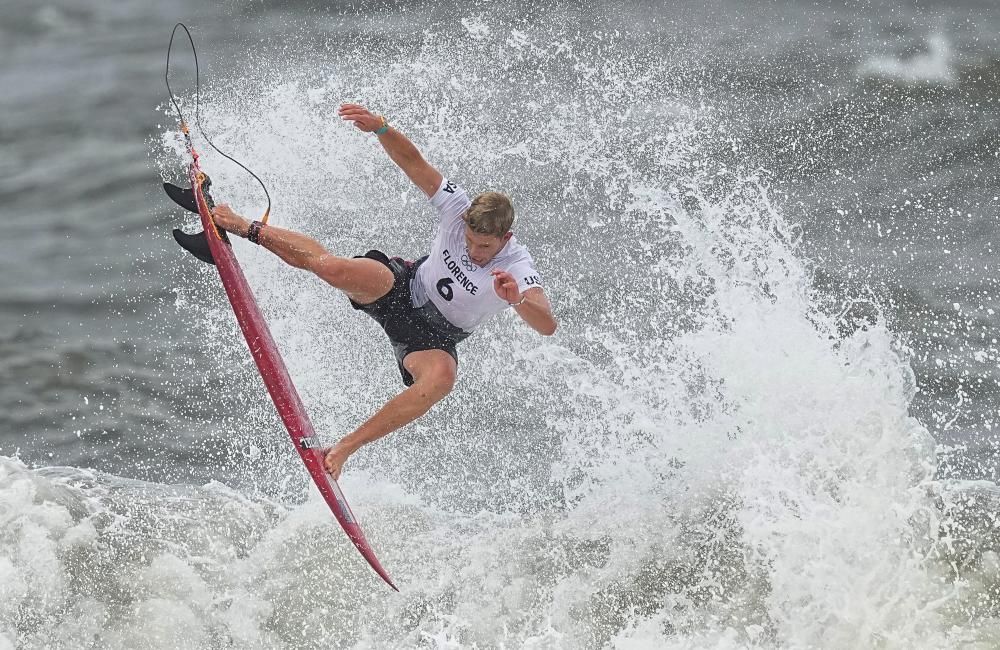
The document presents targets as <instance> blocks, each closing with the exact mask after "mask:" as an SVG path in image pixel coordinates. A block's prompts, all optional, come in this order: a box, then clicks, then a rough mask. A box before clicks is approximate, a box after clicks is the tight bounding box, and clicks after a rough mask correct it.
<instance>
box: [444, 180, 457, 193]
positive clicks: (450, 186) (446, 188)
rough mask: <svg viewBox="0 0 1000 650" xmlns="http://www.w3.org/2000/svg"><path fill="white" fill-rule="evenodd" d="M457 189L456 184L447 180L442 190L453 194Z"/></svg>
mask: <svg viewBox="0 0 1000 650" xmlns="http://www.w3.org/2000/svg"><path fill="white" fill-rule="evenodd" d="M457 189H458V185H455V184H454V183H452V182H451V181H448V182H447V183H445V186H444V191H445V192H447V193H448V194H454V193H455V190H457Z"/></svg>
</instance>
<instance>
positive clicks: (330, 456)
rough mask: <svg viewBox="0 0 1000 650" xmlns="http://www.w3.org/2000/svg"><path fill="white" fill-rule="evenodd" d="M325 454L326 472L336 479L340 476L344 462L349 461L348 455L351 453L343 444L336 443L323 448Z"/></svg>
mask: <svg viewBox="0 0 1000 650" xmlns="http://www.w3.org/2000/svg"><path fill="white" fill-rule="evenodd" d="M322 454H323V467H324V468H326V473H327V474H329V475H330V476H332V477H333V480H334V481H336V480H338V479H339V478H340V472H341V468H342V467H343V466H344V463H346V462H347V457H348V456H350V455H351V452H349V451H348V450H347V449H346V448H345V447H344V446H343V445H341V444H336V445H334V446H332V447H327V448H326V449H323V450H322Z"/></svg>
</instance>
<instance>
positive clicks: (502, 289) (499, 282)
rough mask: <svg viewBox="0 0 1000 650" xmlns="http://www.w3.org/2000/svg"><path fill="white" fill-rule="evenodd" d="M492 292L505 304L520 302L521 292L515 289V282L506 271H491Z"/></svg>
mask: <svg viewBox="0 0 1000 650" xmlns="http://www.w3.org/2000/svg"><path fill="white" fill-rule="evenodd" d="M492 275H493V291H495V292H496V294H497V295H498V296H500V299H501V300H503V301H505V302H506V303H507V304H513V303H518V302H521V291H520V290H519V289H518V288H517V280H515V279H514V276H513V275H511V274H510V273H507V272H506V271H493V273H492Z"/></svg>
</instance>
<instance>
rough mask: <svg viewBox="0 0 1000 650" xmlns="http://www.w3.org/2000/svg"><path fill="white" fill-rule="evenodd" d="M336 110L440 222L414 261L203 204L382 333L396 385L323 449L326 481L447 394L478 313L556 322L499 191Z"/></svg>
mask: <svg viewBox="0 0 1000 650" xmlns="http://www.w3.org/2000/svg"><path fill="white" fill-rule="evenodd" d="M338 113H339V115H340V116H341V119H343V120H346V121H350V122H352V123H353V124H354V126H356V127H357V128H358V129H359V130H361V131H364V132H366V133H373V134H375V136H376V137H377V138H378V141H379V144H381V145H382V147H383V148H384V149H385V151H386V153H387V154H388V155H389V158H391V159H392V161H393V162H394V163H396V164H397V165H398V166H399V167H400V168H401V169H402V170H403V172H404V173H405V174H406V175H407V176H408V177H409V179H410V180H411V181H413V183H414V184H415V185H416V186H417V187H418V188H420V190H421V191H423V192H424V194H426V195H427V197H428V198H429V199H430V202H431V205H432V206H433V207H434V208H436V209H437V211H438V216H439V219H440V221H439V223H438V229H437V233H436V235H435V237H434V241H433V242H432V244H431V251H430V253H429V254H428V255H426V256H424V257H422V258H420V259H418V260H416V261H415V262H409V261H406V260H403V259H401V258H399V257H389V256H387V255H386V254H385V253H383V252H381V251H378V250H370V251H368V252H367V253H365V254H364V255H361V256H358V257H354V258H344V257H338V256H336V255H333V254H332V253H330V252H329V251H327V250H326V249H325V248H324V247H323V246H322V244H320V243H319V242H317V241H316V240H315V239H312V238H311V237H308V236H306V235H303V234H300V233H297V232H293V231H291V230H286V229H284V228H278V227H275V226H271V225H264V224H262V223H260V222H259V221H254V222H252V223H251V222H249V221H247V220H246V219H244V218H243V217H241V216H240V215H238V214H236V213H235V212H234V211H233V210H232V209H231V208H229V206H226V205H219V206H217V207H215V209H214V210H213V211H212V217H213V218H214V220H215V222H216V224H217V225H218V226H219V227H221V228H223V229H225V230H227V231H228V232H231V233H233V234H234V235H238V236H240V237H246V238H247V239H249V240H250V241H252V242H254V243H257V244H260V245H261V246H263V247H264V248H266V249H268V250H269V251H271V252H272V253H274V254H276V255H277V256H278V257H280V258H281V259H282V260H284V261H285V262H286V263H288V264H289V265H291V266H294V267H296V268H300V269H305V270H307V271H310V272H312V273H314V274H315V275H317V276H318V277H319V278H321V279H322V280H325V281H326V282H328V283H329V284H330V285H332V286H334V287H336V288H337V289H340V290H341V291H343V292H344V293H345V294H346V295H347V297H348V299H349V300H350V302H351V305H352V306H353V307H354V309H357V310H359V311H362V312H364V313H366V314H368V315H369V316H371V317H372V318H374V319H375V321H376V322H378V324H379V325H381V326H382V329H383V330H384V331H385V333H386V334H387V335H388V337H389V341H390V343H391V344H392V347H393V350H394V353H395V357H396V363H397V365H398V366H399V371H400V374H401V375H402V378H403V384H404V385H405V386H406V389H405V390H403V391H402V392H401V393H399V394H398V395H396V396H395V397H394V398H392V399H391V400H389V401H388V402H387V403H386V404H385V405H384V406H383V407H382V408H381V409H380V410H379V411H378V412H377V413H375V415H373V416H372V417H371V418H369V419H368V420H367V421H365V422H364V423H363V424H362V425H361V426H360V427H358V428H357V429H356V430H355V431H354V432H352V433H350V434H348V435H346V436H344V437H343V438H341V440H340V441H339V442H338V443H336V444H335V445H334V446H332V447H330V448H328V449H326V450H325V457H324V465H325V467H326V470H327V471H328V472H329V473H330V475H332V476H333V478H334V479H337V478H339V477H340V472H341V469H342V467H343V465H344V463H345V462H346V461H347V459H348V457H349V456H350V455H351V454H353V453H354V452H355V451H357V450H358V449H360V448H361V447H362V446H364V445H365V444H367V443H369V442H372V441H373V440H377V439H379V438H381V437H383V436H385V435H388V434H389V433H392V432H393V431H395V430H397V429H399V428H400V427H402V426H404V425H406V424H409V423H410V422H412V421H414V420H416V419H417V418H419V417H420V416H422V415H423V414H425V413H426V412H427V411H428V410H430V408H431V407H432V406H433V405H434V404H436V403H437V402H439V401H440V400H441V399H443V398H444V397H445V396H446V395H448V393H450V392H451V389H452V387H453V386H454V384H455V378H456V376H457V373H458V352H457V350H456V346H457V344H458V343H459V342H460V341H462V340H463V339H465V338H466V337H467V336H469V334H471V333H472V332H473V331H474V330H475V329H476V328H477V327H478V326H480V325H481V324H482V323H483V322H485V321H486V320H487V319H488V318H490V317H492V316H493V315H495V314H498V313H500V312H501V311H504V310H506V309H513V310H514V311H515V312H516V313H517V315H518V316H519V317H520V318H521V319H522V320H523V321H524V322H525V323H527V324H528V325H529V326H530V327H531V328H532V329H534V330H535V331H537V332H538V333H540V334H543V335H551V334H553V333H554V332H555V330H556V320H555V317H554V316H553V315H552V308H551V305H550V304H549V301H548V298H547V297H546V295H545V291H544V290H543V289H542V286H541V277H540V275H539V273H538V271H537V270H536V269H535V265H534V261H533V260H532V258H531V255H530V254H529V253H528V250H527V249H526V248H525V247H524V246H523V245H522V244H520V243H519V242H518V241H517V240H516V239H515V238H514V236H513V233H512V232H511V226H512V224H513V222H514V208H513V205H512V204H511V201H510V199H509V198H508V197H507V196H505V195H504V194H501V193H499V192H484V193H482V194H480V195H478V196H476V197H475V198H472V199H470V198H469V196H468V195H467V194H466V192H465V190H464V189H462V187H461V186H459V185H458V184H457V183H455V182H454V181H452V180H449V179H447V178H445V177H444V176H443V175H442V174H441V172H439V171H438V170H437V169H435V168H434V167H433V166H432V165H430V164H429V163H428V162H427V161H426V160H425V159H424V157H423V156H422V155H421V153H420V151H419V150H418V149H417V147H416V146H414V144H413V143H412V142H410V140H409V139H408V138H407V137H406V136H405V135H403V134H402V133H400V132H399V131H398V130H397V129H395V128H393V127H391V126H389V124H388V123H387V122H386V119H385V118H384V117H381V116H378V115H375V114H373V113H372V112H371V111H369V110H368V109H366V108H365V107H363V106H361V105H358V104H343V105H341V106H340V108H339V109H338Z"/></svg>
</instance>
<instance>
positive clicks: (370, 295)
mask: <svg viewBox="0 0 1000 650" xmlns="http://www.w3.org/2000/svg"><path fill="white" fill-rule="evenodd" d="M310 270H311V271H312V272H313V273H315V274H316V275H318V276H319V277H320V278H321V279H322V280H325V281H326V282H328V283H329V284H330V285H332V286H334V287H336V288H337V289H340V290H341V291H343V292H344V293H346V294H347V297H348V298H350V299H351V300H353V301H354V302H356V303H358V304H359V305H368V304H371V303H373V302H375V301H376V300H378V299H379V298H381V297H382V296H384V295H385V294H387V293H389V292H390V291H391V290H392V285H393V282H394V281H395V278H393V275H392V271H390V270H389V267H387V266H386V265H385V264H383V263H381V262H379V261H376V260H373V259H371V258H368V257H354V258H347V257H337V256H336V255H332V254H327V255H324V256H323V257H322V258H320V259H319V260H317V261H316V263H315V264H314V265H313V268H312V269H310Z"/></svg>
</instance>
